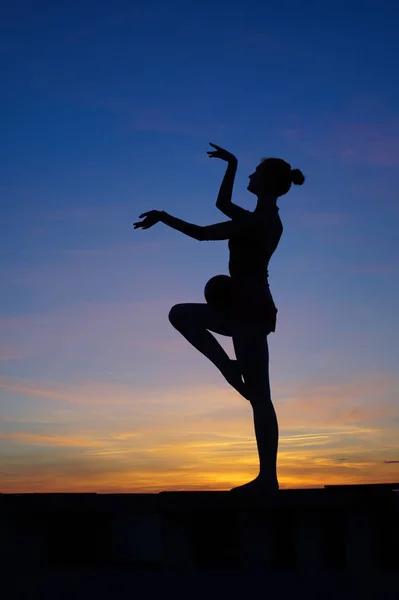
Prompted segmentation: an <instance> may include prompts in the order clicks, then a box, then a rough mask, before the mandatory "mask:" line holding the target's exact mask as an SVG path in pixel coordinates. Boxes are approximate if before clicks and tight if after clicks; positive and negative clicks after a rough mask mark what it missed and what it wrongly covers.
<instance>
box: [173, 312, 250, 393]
mask: <svg viewBox="0 0 399 600" xmlns="http://www.w3.org/2000/svg"><path fill="white" fill-rule="evenodd" d="M169 321H170V322H171V324H172V325H173V327H174V328H175V329H177V331H179V332H180V333H181V334H182V336H183V337H185V338H186V340H187V341H188V342H190V344H191V345H192V346H194V348H196V349H197V350H198V351H199V352H201V354H203V355H204V356H206V358H208V359H209V360H210V361H211V362H212V363H213V364H214V365H215V366H216V367H217V368H218V369H219V371H220V372H221V373H222V375H223V376H224V378H225V379H226V381H227V382H228V383H229V384H230V385H231V386H232V387H233V388H234V389H236V390H237V392H238V393H239V394H241V395H242V396H244V397H246V396H245V385H244V383H243V381H242V378H241V373H240V371H239V368H238V364H237V362H236V361H235V360H231V359H230V358H229V356H228V355H227V354H226V352H225V351H224V349H223V348H222V346H221V345H220V344H219V342H218V341H217V339H216V338H215V337H214V336H213V335H212V334H211V333H210V331H209V330H211V331H214V332H215V333H220V334H221V335H227V336H231V329H230V324H229V319H228V317H227V315H223V313H222V312H217V311H215V310H214V309H212V308H211V307H210V306H209V305H208V304H194V303H193V304H176V305H175V306H173V307H172V308H171V310H170V312H169Z"/></svg>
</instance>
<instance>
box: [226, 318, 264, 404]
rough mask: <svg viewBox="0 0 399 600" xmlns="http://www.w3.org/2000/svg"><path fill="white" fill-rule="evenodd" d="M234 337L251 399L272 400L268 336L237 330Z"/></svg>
mask: <svg viewBox="0 0 399 600" xmlns="http://www.w3.org/2000/svg"><path fill="white" fill-rule="evenodd" d="M232 337H233V345H234V351H235V355H236V358H237V361H238V364H239V366H240V369H241V373H242V375H243V377H244V381H245V384H246V386H247V387H248V389H249V393H250V395H251V397H253V398H254V399H255V398H256V397H258V396H259V397H261V398H263V399H264V398H265V396H267V397H268V398H270V381H269V347H268V343H267V335H266V334H265V333H262V332H259V331H257V330H255V329H252V330H251V329H247V328H236V329H235V330H234V334H233V336H232Z"/></svg>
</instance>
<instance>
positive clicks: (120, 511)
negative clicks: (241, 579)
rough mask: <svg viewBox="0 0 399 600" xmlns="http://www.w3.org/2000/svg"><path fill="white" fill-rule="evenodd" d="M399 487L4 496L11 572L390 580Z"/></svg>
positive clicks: (0, 548) (2, 543)
mask: <svg viewBox="0 0 399 600" xmlns="http://www.w3.org/2000/svg"><path fill="white" fill-rule="evenodd" d="M397 490H399V484H396V483H392V484H381V485H379V484H376V485H364V486H362V485H361V486H358V485H356V486H325V488H321V489H295V490H280V491H279V492H278V494H277V496H276V497H275V498H273V499H270V498H267V497H252V498H251V497H239V496H236V495H235V494H231V493H229V492H161V493H159V494H62V493H61V494H1V495H0V560H1V563H2V566H3V567H7V568H14V567H17V568H20V567H21V566H24V567H27V566H30V567H33V568H37V567H40V566H44V567H57V568H60V567H66V566H67V567H71V566H72V567H76V566H80V567H88V566H90V567H93V566H94V567H96V568H97V567H101V568H102V569H103V568H106V567H112V568H113V567H115V566H121V565H122V566H128V567H129V568H133V569H136V570H140V571H142V570H143V569H144V570H148V569H151V570H154V569H155V570H158V571H159V570H160V569H161V570H164V569H165V568H166V569H168V568H170V567H177V568H179V569H182V568H183V569H191V570H192V569H201V568H213V569H214V568H216V569H224V568H228V569H230V568H234V569H236V570H237V569H238V570H245V569H247V568H251V569H254V568H255V569H261V570H265V569H266V570H269V571H273V570H275V569H285V570H286V569H289V570H292V571H296V572H301V573H302V572H308V573H315V572H317V573H322V572H326V571H334V572H335V571H340V572H348V573H352V574H353V573H356V572H357V573H358V574H360V573H364V572H365V570H367V572H368V573H372V572H390V573H391V574H392V573H396V572H397V567H398V551H397V539H398V538H399V501H398V500H399V494H398V491H397Z"/></svg>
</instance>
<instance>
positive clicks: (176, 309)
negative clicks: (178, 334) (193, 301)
mask: <svg viewBox="0 0 399 600" xmlns="http://www.w3.org/2000/svg"><path fill="white" fill-rule="evenodd" d="M186 307H187V305H186V304H175V305H174V306H172V308H171V309H170V311H169V321H170V322H171V323H172V325H173V326H174V327H176V326H177V325H180V324H181V323H182V321H184V320H185V318H186V315H187V308H186Z"/></svg>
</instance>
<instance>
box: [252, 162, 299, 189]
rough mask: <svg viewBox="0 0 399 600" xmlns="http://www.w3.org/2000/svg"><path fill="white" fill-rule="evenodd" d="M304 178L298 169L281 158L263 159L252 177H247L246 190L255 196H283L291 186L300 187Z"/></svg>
mask: <svg viewBox="0 0 399 600" xmlns="http://www.w3.org/2000/svg"><path fill="white" fill-rule="evenodd" d="M304 181H305V177H304V175H303V173H302V171H300V170H299V169H291V165H290V164H289V163H287V162H286V161H285V160H283V159H282V158H263V159H262V161H261V163H260V164H259V165H258V166H257V168H256V170H255V171H254V173H252V175H250V176H249V185H248V190H249V191H250V192H252V193H253V194H255V195H256V196H258V197H259V196H262V195H271V196H274V197H276V198H278V197H279V196H284V194H286V193H287V192H288V191H289V190H290V188H291V184H292V183H293V184H295V185H302V184H303V182H304Z"/></svg>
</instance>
